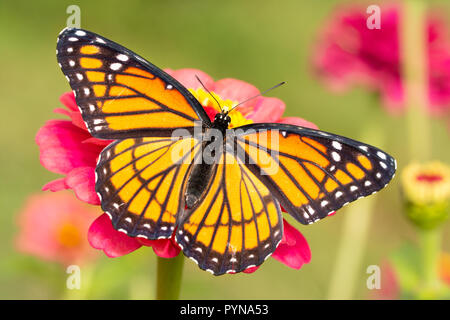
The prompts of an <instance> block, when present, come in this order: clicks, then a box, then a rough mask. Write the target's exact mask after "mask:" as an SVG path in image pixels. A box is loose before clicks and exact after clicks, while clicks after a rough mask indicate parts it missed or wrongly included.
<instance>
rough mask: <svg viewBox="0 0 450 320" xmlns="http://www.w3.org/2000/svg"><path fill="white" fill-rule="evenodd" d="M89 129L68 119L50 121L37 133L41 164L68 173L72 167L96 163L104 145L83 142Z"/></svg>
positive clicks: (57, 171)
mask: <svg viewBox="0 0 450 320" xmlns="http://www.w3.org/2000/svg"><path fill="white" fill-rule="evenodd" d="M90 137H91V136H90V135H89V133H88V132H87V131H84V130H82V129H80V128H78V127H76V126H74V125H73V124H72V123H71V122H70V121H67V120H51V121H48V122H47V123H46V124H45V125H44V126H43V127H42V128H40V129H39V131H38V133H37V134H36V143H37V144H38V146H39V150H40V160H41V164H42V165H43V166H44V167H45V168H47V169H48V170H50V171H53V172H56V173H61V174H67V173H69V172H70V171H71V170H72V169H74V168H77V167H82V166H92V167H94V166H95V165H96V159H97V156H98V154H99V153H100V151H101V150H102V149H103V148H102V147H98V146H92V145H86V144H83V143H82V141H84V140H86V139H88V138H90Z"/></svg>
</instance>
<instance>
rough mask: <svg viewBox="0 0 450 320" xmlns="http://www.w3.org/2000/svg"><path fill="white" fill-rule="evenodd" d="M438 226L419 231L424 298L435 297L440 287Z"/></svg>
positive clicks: (439, 236) (439, 237) (439, 234)
mask: <svg viewBox="0 0 450 320" xmlns="http://www.w3.org/2000/svg"><path fill="white" fill-rule="evenodd" d="M441 233H442V232H441V230H440V228H435V229H431V230H424V229H421V230H420V231H419V242H420V250H421V260H422V290H421V291H422V292H421V294H422V295H423V296H424V298H427V297H428V298H436V297H435V294H437V291H438V290H439V287H440V281H439V256H440V253H441V239H442V234H441Z"/></svg>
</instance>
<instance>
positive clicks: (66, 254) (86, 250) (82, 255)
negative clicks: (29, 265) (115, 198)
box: [16, 193, 99, 265]
mask: <svg viewBox="0 0 450 320" xmlns="http://www.w3.org/2000/svg"><path fill="white" fill-rule="evenodd" d="M98 214H99V212H98V209H97V208H93V207H89V206H87V205H86V204H84V203H82V202H80V201H78V200H77V199H75V198H74V197H73V196H72V195H71V194H68V193H58V194H36V195H33V196H31V197H30V198H29V199H28V200H27V201H26V203H25V207H24V208H23V209H22V210H21V211H20V213H19V216H18V225H19V234H18V235H17V237H16V247H17V249H18V250H19V251H21V252H24V253H28V254H31V255H34V256H37V257H39V258H41V259H44V260H49V261H57V262H60V263H62V264H64V265H70V264H83V263H84V262H86V261H89V260H92V259H93V258H95V256H96V252H95V250H92V248H91V247H90V246H89V243H88V241H87V231H88V229H89V225H90V224H91V223H92V221H94V219H95V218H96V216H98Z"/></svg>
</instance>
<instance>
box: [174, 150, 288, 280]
mask: <svg viewBox="0 0 450 320" xmlns="http://www.w3.org/2000/svg"><path fill="white" fill-rule="evenodd" d="M229 147H230V146H229ZM231 149H232V147H231ZM177 226H178V228H177V231H176V238H175V239H176V241H177V243H178V244H179V245H180V246H181V247H182V249H183V252H184V254H185V255H186V256H188V257H189V258H191V259H192V260H194V261H195V262H196V263H197V264H198V265H199V267H200V268H201V269H203V270H207V271H209V272H211V273H213V274H214V275H220V274H224V273H235V272H240V271H243V270H245V269H247V268H249V267H252V266H258V265H260V264H261V263H262V262H263V261H264V260H265V259H267V258H268V257H269V256H270V255H271V254H272V253H273V252H274V251H275V249H276V247H277V245H278V244H279V242H280V241H281V238H282V235H283V221H282V217H281V210H280V207H279V204H278V202H277V201H276V200H275V199H274V198H273V197H272V195H271V194H270V191H269V189H268V188H267V187H266V186H264V184H263V183H262V182H261V181H260V180H259V179H258V178H257V177H256V176H255V175H254V174H253V173H252V172H251V171H250V170H249V169H248V168H247V167H246V166H245V165H243V164H242V163H238V161H237V159H236V157H235V155H234V154H233V153H232V152H231V151H230V150H228V151H225V152H223V153H222V154H221V155H220V159H219V161H218V163H217V164H216V165H215V168H214V174H213V176H212V179H211V181H210V185H209V187H208V192H207V193H206V195H205V196H204V198H203V199H202V200H201V201H200V202H199V203H198V204H197V205H196V206H195V207H193V208H191V209H188V210H187V211H186V212H185V213H184V214H183V217H182V218H180V221H179V222H177Z"/></svg>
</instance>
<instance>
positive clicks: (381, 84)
mask: <svg viewBox="0 0 450 320" xmlns="http://www.w3.org/2000/svg"><path fill="white" fill-rule="evenodd" d="M401 16H402V11H401V6H396V5H389V6H386V7H382V9H381V25H380V27H381V28H380V29H369V28H368V27H367V18H368V17H369V14H367V13H366V7H363V6H359V5H356V6H355V5H351V6H345V7H343V8H341V9H340V10H337V11H336V12H335V13H334V14H333V15H332V17H331V18H330V19H329V23H327V24H326V26H325V27H324V29H323V31H322V32H321V35H320V40H319V42H318V45H317V48H316V50H315V52H314V58H313V59H314V61H313V62H314V66H315V69H316V70H317V72H318V74H319V76H321V78H322V79H323V80H324V81H325V82H326V83H327V84H328V85H329V87H330V88H331V89H334V90H337V91H341V90H345V89H348V88H349V87H350V86H352V85H354V84H360V85H364V86H367V87H369V88H370V89H372V90H375V91H378V92H379V93H380V94H381V97H382V99H383V102H384V105H385V106H386V107H387V108H388V110H389V111H390V112H393V113H399V112H401V111H402V110H403V108H404V91H403V83H402V71H401V68H402V66H401V51H400V43H399V34H400V30H399V29H400V25H401V23H400V19H401ZM426 32H427V55H428V100H429V111H430V112H431V113H433V114H443V113H446V112H448V111H449V108H450V42H449V41H448V34H446V30H445V26H444V25H443V23H442V22H441V21H440V20H439V19H437V18H436V17H434V16H431V15H429V16H428V19H427V30H426Z"/></svg>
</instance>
